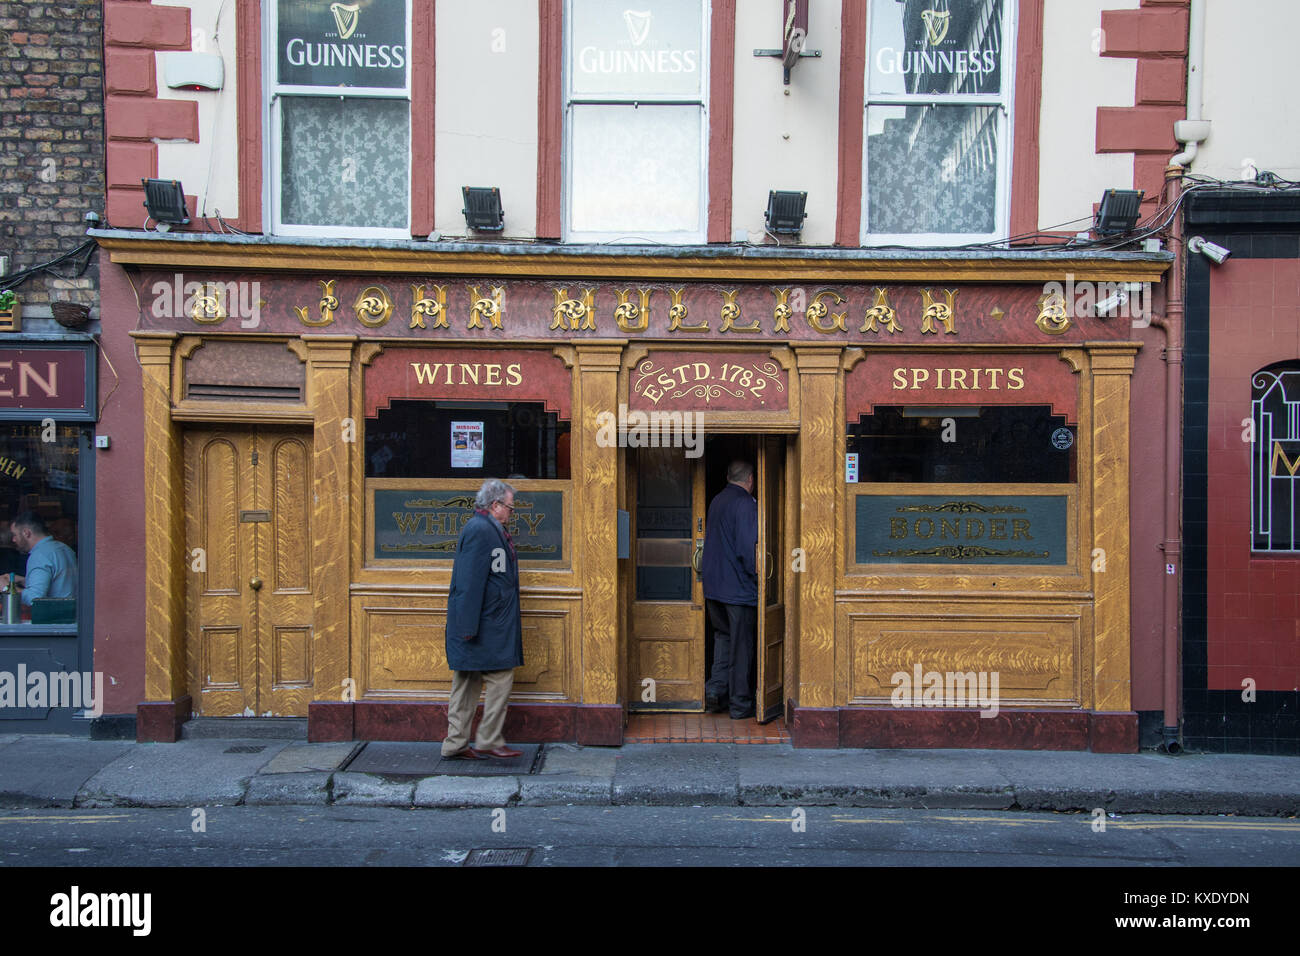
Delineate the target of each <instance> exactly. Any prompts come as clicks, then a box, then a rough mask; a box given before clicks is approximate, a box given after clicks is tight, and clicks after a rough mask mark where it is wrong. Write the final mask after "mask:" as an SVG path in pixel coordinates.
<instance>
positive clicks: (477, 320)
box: [465, 285, 506, 329]
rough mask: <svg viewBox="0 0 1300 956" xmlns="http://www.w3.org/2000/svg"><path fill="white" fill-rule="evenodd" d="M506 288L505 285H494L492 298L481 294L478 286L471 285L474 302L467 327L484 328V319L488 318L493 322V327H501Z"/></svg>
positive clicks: (471, 296) (470, 289)
mask: <svg viewBox="0 0 1300 956" xmlns="http://www.w3.org/2000/svg"><path fill="white" fill-rule="evenodd" d="M505 295H506V290H505V288H504V287H502V286H499V285H494V286H493V287H492V298H490V299H489V298H487V297H485V296H481V295H479V291H478V286H476V285H472V286H470V287H469V298H470V301H471V302H472V303H473V304H472V305H471V306H470V316H469V324H467V325H466V326H465V328H467V329H481V328H483V320H484V319H487V320H488V321H489V322H490V323H492V328H494V329H499V328H501V316H502V315H503V314H504V312H505V310H506V307H505Z"/></svg>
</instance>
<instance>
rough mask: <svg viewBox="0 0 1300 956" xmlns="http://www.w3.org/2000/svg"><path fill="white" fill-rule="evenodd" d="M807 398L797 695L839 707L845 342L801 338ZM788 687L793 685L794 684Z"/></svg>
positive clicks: (798, 351) (797, 349)
mask: <svg viewBox="0 0 1300 956" xmlns="http://www.w3.org/2000/svg"><path fill="white" fill-rule="evenodd" d="M793 348H794V354H795V361H796V363H797V365H798V373H799V388H800V404H801V408H802V409H803V416H802V427H801V429H800V432H799V446H798V457H799V486H798V492H797V495H798V498H799V537H798V539H797V541H796V542H795V546H796V547H799V548H802V549H803V550H804V554H805V556H806V562H807V570H805V571H803V572H801V573H799V574H796V575H794V577H795V578H796V579H797V580H798V606H799V627H798V630H797V631H796V632H795V633H797V634H798V642H799V648H798V660H799V683H798V695H797V696H796V698H795V699H796V700H797V701H798V703H799V705H800V706H803V707H832V706H834V705H835V703H836V693H835V622H834V619H833V617H832V615H830V614H827V613H826V609H828V608H831V607H833V596H834V591H835V576H836V568H835V564H836V562H835V553H836V552H835V549H836V538H837V535H836V515H835V510H836V502H837V500H838V499H839V497H840V496H839V494H837V491H838V490H839V486H838V485H837V477H838V478H839V480H843V467H842V462H843V460H844V457H843V453H842V451H841V453H839V454H827V450H828V449H834V448H836V447H837V446H838V445H839V444H842V443H843V433H844V426H843V421H844V412H843V402H844V376H843V374H842V373H841V372H840V360H841V349H839V348H837V347H830V346H821V347H818V346H804V345H795V346H793ZM787 693H789V684H788V683H787Z"/></svg>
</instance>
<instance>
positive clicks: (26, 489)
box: [0, 422, 85, 624]
mask: <svg viewBox="0 0 1300 956" xmlns="http://www.w3.org/2000/svg"><path fill="white" fill-rule="evenodd" d="M84 430H85V429H84V428H83V427H82V426H77V425H60V426H58V427H57V429H56V430H55V436H54V437H55V440H54V441H49V442H47V441H42V438H43V437H44V436H43V434H42V433H43V432H44V431H45V429H44V427H43V426H42V425H41V424H40V423H38V422H32V423H28V424H17V423H14V424H4V425H0V476H2V477H3V481H0V489H2V490H0V573H3V574H4V578H5V581H6V582H7V581H8V578H9V574H10V573H13V574H17V575H23V576H25V577H26V578H27V582H26V587H27V589H26V591H25V593H24V594H23V602H22V619H23V621H24V622H26V621H29V620H30V621H33V622H35V623H48V624H58V623H71V622H74V621H75V620H76V607H77V603H76V599H77V582H78V574H77V566H76V549H77V514H78V512H77V489H78V484H79V482H80V474H81V443H82V432H83V431H84ZM23 512H34V513H35V514H36V516H37V517H38V518H39V519H40V520H41V522H42V523H43V524H44V526H45V530H44V532H42V531H40V530H39V529H34V530H33V531H32V533H31V534H30V535H26V536H24V535H23V534H22V533H21V529H19V530H20V534H19V540H15V539H14V533H13V531H14V529H13V526H12V524H11V522H12V520H13V519H14V518H15V517H17V516H18V515H19V514H21V513H23Z"/></svg>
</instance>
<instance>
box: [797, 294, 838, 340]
mask: <svg viewBox="0 0 1300 956" xmlns="http://www.w3.org/2000/svg"><path fill="white" fill-rule="evenodd" d="M826 296H831V297H832V298H833V299H834V301H835V304H836V305H839V304H840V303H841V302H843V301H844V296H842V295H840V294H839V293H838V292H836V291H834V290H833V289H824V290H823V291H821V292H818V293H817V294H816V295H815V296H813V298H812V301H811V302H809V303H808V311H806V312H805V313H804V317H805V318H807V320H808V324H809V325H810V326H812V327H813V328H814V329H816V330H817V331H818V332H821V333H823V334H830V333H831V332H836V331H839V332H847V331H848V326H847V325H845V324H844V320H845V319H846V318H848V313H847V312H831V311H830V309H829V308H828V307H827V305H826V303H825V302H823V301H822V299H823V298H825V297H826ZM828 313H829V314H830V318H831V321H830V324H829V325H824V324H823V322H824V321H825V319H826V316H827V314H828Z"/></svg>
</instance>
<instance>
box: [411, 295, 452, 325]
mask: <svg viewBox="0 0 1300 956" xmlns="http://www.w3.org/2000/svg"><path fill="white" fill-rule="evenodd" d="M411 298H412V302H411V328H413V329H423V328H433V329H446V328H450V327H451V326H449V325H448V324H447V287H446V286H445V285H435V286H434V287H433V298H426V297H425V294H424V286H422V285H413V286H411ZM426 317H427V318H431V319H433V325H431V326H426V325H425V324H424V320H425V318H426Z"/></svg>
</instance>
